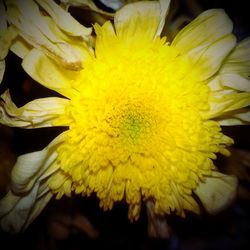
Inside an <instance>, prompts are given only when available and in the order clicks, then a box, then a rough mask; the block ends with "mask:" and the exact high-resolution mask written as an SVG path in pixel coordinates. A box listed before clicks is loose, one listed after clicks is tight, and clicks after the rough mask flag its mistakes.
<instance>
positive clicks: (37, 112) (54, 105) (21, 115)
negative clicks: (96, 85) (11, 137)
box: [0, 90, 68, 128]
mask: <svg viewBox="0 0 250 250" xmlns="http://www.w3.org/2000/svg"><path fill="white" fill-rule="evenodd" d="M1 98H2V99H3V101H0V114H1V116H0V122H1V123H2V124H5V125H8V126H11V127H12V126H14V127H23V128H41V127H51V126H53V122H55V121H57V120H58V118H59V116H60V115H62V114H63V113H64V109H65V106H66V105H67V103H68V100H67V99H63V98H58V97H49V98H41V99H36V100H34V101H31V102H29V103H27V104H25V105H24V106H22V107H20V108H17V107H16V105H15V104H14V103H13V102H12V100H11V97H10V94H9V91H8V90H7V91H6V92H5V93H4V94H3V95H2V96H1ZM57 125H58V123H57ZM62 125H65V126H66V124H62Z"/></svg>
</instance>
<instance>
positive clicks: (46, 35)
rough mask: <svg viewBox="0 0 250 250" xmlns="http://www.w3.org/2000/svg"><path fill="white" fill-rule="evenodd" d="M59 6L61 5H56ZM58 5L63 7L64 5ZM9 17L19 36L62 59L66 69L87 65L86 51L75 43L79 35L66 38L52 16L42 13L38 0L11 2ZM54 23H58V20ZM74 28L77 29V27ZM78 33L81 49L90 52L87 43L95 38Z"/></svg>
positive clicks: (8, 3)
mask: <svg viewBox="0 0 250 250" xmlns="http://www.w3.org/2000/svg"><path fill="white" fill-rule="evenodd" d="M53 6H54V5H53ZM55 6H57V5H56V4H55ZM58 7H59V8H61V7H60V6H58ZM61 11H62V12H63V13H64V14H65V15H66V16H68V15H69V14H68V13H67V12H66V11H64V10H63V9H61ZM7 18H8V21H9V22H10V23H11V24H12V25H14V26H15V27H16V29H17V30H18V32H19V35H20V36H21V37H23V39H24V40H26V42H28V43H29V44H30V45H32V46H34V47H35V48H38V49H40V50H42V51H44V53H46V54H47V55H49V56H50V57H52V58H53V59H54V60H56V61H58V62H60V63H61V64H62V65H63V66H64V67H66V68H69V69H72V70H80V69H82V68H83V63H84V61H85V60H86V58H85V57H82V54H83V53H79V49H76V48H74V46H72V44H74V39H77V38H73V37H72V41H71V42H68V41H65V40H64V39H62V38H61V37H60V34H57V33H56V32H55V29H52V27H51V26H50V25H51V22H49V21H48V20H50V19H51V18H50V17H48V16H44V15H42V13H41V12H40V10H39V8H38V6H37V5H36V4H35V2H34V1H30V0H27V1H8V2H7ZM71 18H72V17H71ZM72 19H73V18H72ZM73 20H74V19H73ZM75 22H76V21H75ZM53 23H54V25H56V24H55V22H54V21H53ZM76 23H77V22H76ZM77 24H78V25H76V24H75V23H74V25H76V27H79V25H80V24H79V23H77ZM80 26H81V25H80ZM76 29H77V28H76ZM82 29H84V27H83V26H82ZM72 30H74V28H73V27H72ZM65 34H66V33H65ZM76 35H78V40H79V41H81V43H82V47H81V50H86V53H88V46H87V43H88V42H89V40H91V39H92V38H91V37H90V35H89V36H88V40H87V38H86V39H85V38H84V39H85V40H84V39H83V38H82V37H80V34H78V33H77V34H76Z"/></svg>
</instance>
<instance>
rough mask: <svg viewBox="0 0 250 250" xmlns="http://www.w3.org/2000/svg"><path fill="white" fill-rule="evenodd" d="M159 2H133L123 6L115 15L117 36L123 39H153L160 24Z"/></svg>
mask: <svg viewBox="0 0 250 250" xmlns="http://www.w3.org/2000/svg"><path fill="white" fill-rule="evenodd" d="M160 14H161V10H160V5H159V2H149V1H148V2H135V3H131V4H127V5H125V6H124V7H123V8H121V9H120V10H118V11H117V12H116V13H115V17H114V24H115V29H116V33H117V36H118V37H120V38H124V39H129V38H133V36H138V35H141V36H143V37H145V38H148V39H153V38H154V37H155V35H156V33H157V31H158V26H159V23H160Z"/></svg>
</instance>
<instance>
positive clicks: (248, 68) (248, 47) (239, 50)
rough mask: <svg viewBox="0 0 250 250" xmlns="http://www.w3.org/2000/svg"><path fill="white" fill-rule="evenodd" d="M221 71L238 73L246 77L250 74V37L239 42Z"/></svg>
mask: <svg viewBox="0 0 250 250" xmlns="http://www.w3.org/2000/svg"><path fill="white" fill-rule="evenodd" d="M220 73H223V74H225V73H238V74H240V75H242V76H244V77H248V76H249V75H250V37H248V38H246V39H244V40H243V41H241V42H240V43H238V44H237V46H236V47H235V49H234V50H233V51H232V53H231V54H230V55H229V56H228V58H227V59H226V61H225V63H224V64H223V66H222V68H221V70H220Z"/></svg>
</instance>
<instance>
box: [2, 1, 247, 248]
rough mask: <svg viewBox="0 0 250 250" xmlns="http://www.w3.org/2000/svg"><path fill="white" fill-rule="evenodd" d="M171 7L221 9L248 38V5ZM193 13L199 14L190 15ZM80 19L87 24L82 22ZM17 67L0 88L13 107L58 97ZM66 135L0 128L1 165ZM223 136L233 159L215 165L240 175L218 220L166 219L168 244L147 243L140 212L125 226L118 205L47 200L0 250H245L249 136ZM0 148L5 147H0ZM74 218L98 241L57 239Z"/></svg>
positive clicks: (74, 233)
mask: <svg viewBox="0 0 250 250" xmlns="http://www.w3.org/2000/svg"><path fill="white" fill-rule="evenodd" d="M95 2H98V1H95ZM99 6H100V7H102V8H104V9H105V6H103V5H101V4H100V5H99ZM172 7H173V8H177V11H176V14H175V16H174V18H176V17H178V16H180V15H186V16H188V17H190V18H193V17H195V16H196V14H197V13H198V12H199V11H200V10H206V9H209V8H224V9H225V10H226V12H227V13H228V15H229V16H230V18H231V19H232V20H233V22H234V34H235V35H236V36H237V38H238V40H242V39H243V38H245V37H247V36H249V34H250V25H249V15H250V13H249V8H248V1H244V0H238V1H227V0H210V1H205V0H200V1H187V0H186V1H184V0H182V1H181V0H180V1H175V2H173V3H172ZM195 7H198V9H194V8H195ZM107 10H108V9H107ZM72 15H75V17H76V18H78V19H81V18H80V17H79V13H77V12H76V11H75V10H74V9H72ZM82 19H83V20H85V21H86V19H84V18H82ZM80 21H81V20H80ZM20 63H21V61H20V60H19V59H18V58H17V57H16V56H15V55H13V54H12V53H9V55H8V56H7V58H6V65H7V67H6V72H5V76H4V80H3V83H2V84H1V85H0V93H2V92H3V91H4V90H5V89H6V88H9V89H10V92H11V95H12V98H13V100H14V102H15V103H16V105H17V106H21V105H24V104H25V103H26V102H28V101H31V100H32V99H36V98H40V97H47V96H51V95H53V96H58V94H57V93H55V92H53V91H51V90H48V89H46V88H44V87H42V86H41V85H39V84H38V83H36V82H34V81H33V80H32V79H30V78H29V77H28V76H27V75H26V74H25V72H24V71H23V70H22V68H21V65H20ZM20 82H21V83H22V84H20ZM65 129H67V128H49V129H44V128H43V129H36V130H24V129H18V128H11V129H10V128H6V127H3V126H1V127H0V137H1V139H2V141H1V142H0V149H1V151H0V157H1V161H0V162H2V161H3V160H9V162H11V164H12V163H13V162H14V161H15V157H16V156H18V155H20V154H23V153H28V152H31V151H36V150H40V149H42V148H43V147H45V146H46V145H47V144H48V143H49V142H50V141H51V140H52V139H53V138H55V137H56V136H57V135H58V134H59V133H61V132H62V131H63V130H65ZM223 130H224V133H225V134H227V135H229V136H231V137H233V138H235V145H234V147H233V148H232V152H233V154H232V156H231V157H230V158H228V159H225V158H223V157H219V159H218V160H217V165H218V167H220V168H221V169H222V170H223V171H225V172H229V173H235V174H237V175H239V179H240V188H239V192H238V197H237V199H236V201H235V203H234V204H233V205H232V206H231V207H229V208H228V209H226V210H225V211H223V212H222V213H220V214H219V215H216V216H211V215H208V214H206V213H205V212H203V213H202V214H201V215H200V216H197V215H194V214H191V213H187V217H186V219H182V218H179V217H177V216H175V215H168V216H166V219H167V221H168V225H169V229H170V237H169V238H168V239H152V238H150V237H148V233H147V214H146V209H145V207H143V208H142V212H141V217H140V219H139V220H138V221H137V222H133V223H130V222H129V220H128V219H127V206H126V204H117V205H115V207H114V208H113V210H112V211H108V212H104V211H102V209H100V208H99V204H98V201H97V200H96V198H95V196H94V195H93V196H91V197H89V198H82V197H79V196H76V197H73V198H71V199H68V198H63V199H61V200H60V201H56V200H52V201H51V202H50V203H49V204H48V206H47V207H46V208H45V210H44V211H43V212H42V213H41V214H40V216H39V217H38V218H37V219H36V220H35V221H34V222H33V223H32V224H31V226H30V227H29V228H28V229H27V230H26V231H25V232H23V233H20V234H16V235H11V234H7V233H3V232H1V233H0V244H1V245H0V249H16V248H24V249H26V250H28V249H34V250H44V249H49V250H54V249H58V250H66V249H67V250H69V249H70V250H78V249H95V248H96V249H137V250H139V249H143V250H151V249H166V250H167V249H171V250H174V249H176V250H219V249H227V250H240V249H242V250H245V249H246V250H247V249H250V243H249V236H250V218H249V208H250V202H249V198H250V195H249V190H250V189H249V174H250V172H249V170H250V166H249V165H247V166H245V165H246V164H245V163H244V159H245V158H248V156H249V149H250V135H249V134H250V133H249V131H250V130H249V126H245V127H240V126H236V127H233V128H224V129H223ZM3 142H6V144H5V146H4V147H3V145H2V144H3ZM1 143H2V144H1ZM6 145H7V146H6ZM244 164H245V165H244ZM2 166H3V165H2ZM227 166H228V168H227ZM8 168H10V167H8ZM8 168H7V169H8ZM1 177H2V179H3V177H4V181H6V182H7V181H8V173H3V174H2V175H1ZM4 181H3V180H2V182H1V180H0V182H1V188H2V189H1V192H2V193H3V192H4V189H3V187H2V183H3V182H4ZM2 193H1V194H2ZM76 213H81V214H83V215H84V216H86V218H88V219H89V221H90V222H91V223H92V224H93V226H94V227H95V228H96V229H97V230H98V232H99V236H98V237H96V238H91V237H89V236H88V234H86V233H84V232H82V231H81V230H76V229H75V228H74V227H72V226H69V227H68V226H67V225H64V224H63V222H60V223H61V224H62V225H61V226H62V227H67V228H68V229H67V230H68V234H67V235H66V237H62V238H61V239H58V238H57V236H56V233H55V232H53V228H52V226H51V223H52V222H53V220H54V218H55V217H56V216H58V215H59V216H60V215H62V216H68V217H69V218H72V217H74V216H75V214H76Z"/></svg>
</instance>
